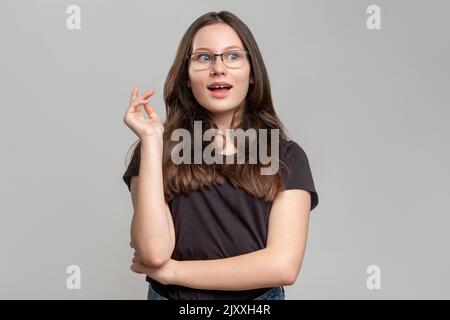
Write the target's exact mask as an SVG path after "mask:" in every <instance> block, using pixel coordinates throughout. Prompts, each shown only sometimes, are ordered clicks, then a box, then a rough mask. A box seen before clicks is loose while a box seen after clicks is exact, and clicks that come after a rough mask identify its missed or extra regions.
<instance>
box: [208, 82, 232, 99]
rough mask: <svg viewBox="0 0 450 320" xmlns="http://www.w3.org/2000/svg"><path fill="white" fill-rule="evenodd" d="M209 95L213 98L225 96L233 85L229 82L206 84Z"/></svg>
mask: <svg viewBox="0 0 450 320" xmlns="http://www.w3.org/2000/svg"><path fill="white" fill-rule="evenodd" d="M207 88H208V90H209V91H210V92H211V95H212V96H213V97H215V98H223V97H225V96H226V95H227V94H228V93H229V91H230V90H231V88H233V86H232V85H231V84H219V85H209V86H207Z"/></svg>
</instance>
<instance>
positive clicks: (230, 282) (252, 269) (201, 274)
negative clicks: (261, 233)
mask: <svg viewBox="0 0 450 320" xmlns="http://www.w3.org/2000/svg"><path fill="white" fill-rule="evenodd" d="M286 273H287V272H286V263H284V261H283V260H282V259H280V258H279V257H278V256H277V255H276V254H274V253H273V252H272V251H270V250H269V249H267V248H265V249H261V250H258V251H254V252H251V253H247V254H243V255H239V256H235V257H230V258H224V259H215V260H189V261H177V263H176V268H175V274H174V279H173V281H172V283H171V284H176V285H181V286H186V287H190V288H196V289H207V290H250V289H256V288H266V287H277V286H282V285H285V284H286V279H287V276H288V275H287V274H286Z"/></svg>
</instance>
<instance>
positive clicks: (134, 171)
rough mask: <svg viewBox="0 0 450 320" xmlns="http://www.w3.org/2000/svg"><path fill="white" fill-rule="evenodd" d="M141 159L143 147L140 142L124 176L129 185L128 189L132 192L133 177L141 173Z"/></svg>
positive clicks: (123, 178)
mask: <svg viewBox="0 0 450 320" xmlns="http://www.w3.org/2000/svg"><path fill="white" fill-rule="evenodd" d="M140 160H141V148H140V144H138V145H137V147H136V149H135V151H134V153H133V157H132V158H131V161H130V163H129V165H128V168H127V170H126V171H125V173H124V174H123V176H122V180H123V181H124V182H125V183H126V185H127V186H128V190H129V191H130V192H131V177H132V176H138V175H139V165H140Z"/></svg>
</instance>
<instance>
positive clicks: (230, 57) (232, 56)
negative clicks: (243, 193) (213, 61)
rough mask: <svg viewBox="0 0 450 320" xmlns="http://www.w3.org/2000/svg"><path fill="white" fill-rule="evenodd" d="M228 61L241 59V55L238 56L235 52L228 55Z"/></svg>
mask: <svg viewBox="0 0 450 320" xmlns="http://www.w3.org/2000/svg"><path fill="white" fill-rule="evenodd" d="M228 59H230V60H236V59H239V55H238V54H237V53H234V52H232V53H229V54H228Z"/></svg>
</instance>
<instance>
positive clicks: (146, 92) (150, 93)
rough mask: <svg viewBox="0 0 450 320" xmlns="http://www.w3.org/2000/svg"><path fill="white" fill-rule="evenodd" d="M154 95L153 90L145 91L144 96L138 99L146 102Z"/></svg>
mask: <svg viewBox="0 0 450 320" xmlns="http://www.w3.org/2000/svg"><path fill="white" fill-rule="evenodd" d="M154 94H155V91H154V90H153V89H149V90H147V91H145V92H144V94H143V95H142V96H140V97H137V98H136V99H139V100H141V99H145V100H147V99H148V98H150V97H151V96H152V95H154Z"/></svg>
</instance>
